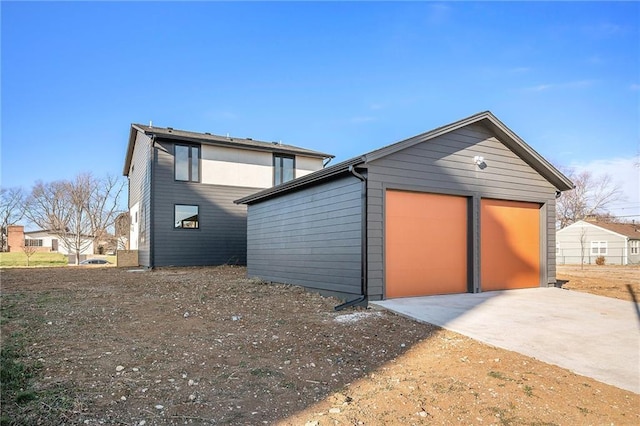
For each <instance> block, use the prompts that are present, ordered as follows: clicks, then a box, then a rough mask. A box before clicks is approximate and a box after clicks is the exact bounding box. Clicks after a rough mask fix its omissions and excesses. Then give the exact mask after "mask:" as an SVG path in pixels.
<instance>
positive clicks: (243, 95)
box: [0, 1, 640, 219]
mask: <svg viewBox="0 0 640 426" xmlns="http://www.w3.org/2000/svg"><path fill="white" fill-rule="evenodd" d="M0 8H1V9H0V12H1V24H2V30H1V31H2V33H1V36H2V40H1V48H2V49H1V52H2V57H1V60H2V65H1V72H2V74H1V84H2V86H1V90H2V95H1V101H2V105H1V107H2V126H1V130H2V134H1V137H2V151H1V155H2V157H1V165H2V172H1V178H2V182H1V183H2V186H3V187H12V186H22V187H24V188H25V189H27V190H28V189H30V187H31V186H32V185H33V183H34V182H35V181H36V180H38V179H40V180H43V181H52V180H56V179H66V178H71V177H73V176H75V175H76V174H78V173H80V172H84V171H91V172H93V173H95V174H96V175H104V174H106V173H111V174H117V175H119V174H121V173H122V167H123V162H124V155H125V150H126V144H127V138H128V134H129V125H130V123H132V122H141V123H148V122H149V121H150V120H153V124H154V125H156V126H162V127H166V126H171V127H174V128H180V129H185V130H193V131H201V132H205V131H206V132H212V133H217V134H226V133H230V134H231V135H233V136H237V137H252V138H254V139H260V140H267V141H282V142H283V143H289V144H293V145H299V146H302V147H305V148H310V149H316V150H319V151H324V152H329V153H332V154H335V155H336V157H337V158H336V160H335V161H339V160H344V159H347V158H350V157H352V156H355V155H359V154H362V153H365V152H367V151H370V150H373V149H376V148H379V147H381V146H384V145H388V144H390V143H393V142H396V141H398V140H401V139H404V138H407V137H410V136H413V135H416V134H418V133H422V132H424V131H427V130H430V129H432V128H434V127H438V126H440V125H443V124H447V123H449V122H452V121H456V120H458V119H460V118H463V117H466V116H468V115H471V114H474V113H476V112H479V111H484V110H491V111H492V112H493V113H494V114H496V115H497V116H498V118H500V119H501V120H502V121H503V122H504V123H505V124H506V125H507V126H509V127H510V128H511V129H512V130H513V131H515V132H516V133H517V134H518V135H519V136H521V137H522V138H523V139H524V140H525V141H527V143H529V144H530V145H531V146H532V147H533V148H534V149H536V150H537V151H538V152H539V153H540V154H542V155H543V156H545V157H546V158H547V159H549V160H550V161H552V162H553V163H554V164H556V165H560V166H571V167H575V168H577V169H579V170H581V169H590V170H592V171H594V173H596V174H597V173H603V172H608V173H610V174H612V175H613V176H614V178H615V179H616V180H617V181H619V182H620V183H621V184H623V186H624V189H625V192H626V193H627V197H628V199H627V200H626V201H625V202H622V203H618V205H617V206H616V213H618V214H624V215H631V214H637V215H639V216H638V217H637V218H636V219H638V218H640V195H639V194H638V193H639V191H640V190H639V189H638V185H639V183H638V181H639V180H640V179H639V177H638V176H639V175H638V172H639V170H640V169H638V168H637V167H636V168H634V167H633V162H634V161H637V158H638V154H639V152H640V128H639V126H640V125H639V123H640V4H638V3H632V2H625V3H613V2H588V3H577V2H566V3H562V2H549V3H543V2H532V3H523V2H487V3H484V2H456V3H451V2H446V3H427V2H411V3H386V2H385V3H383V2H373V3H366V2H351V3H347V2H326V3H315V2H314V3H308V2H307V3H291V2H277V3H269V2H258V3H248V2H234V3H221V2H192V3H174V2H139V3H131V2H97V3H78V2H45V3H35V2H7V1H3V2H1V4H0Z"/></svg>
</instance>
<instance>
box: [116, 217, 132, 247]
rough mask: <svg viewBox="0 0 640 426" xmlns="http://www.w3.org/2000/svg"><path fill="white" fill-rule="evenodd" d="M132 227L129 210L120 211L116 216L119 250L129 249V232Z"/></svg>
mask: <svg viewBox="0 0 640 426" xmlns="http://www.w3.org/2000/svg"><path fill="white" fill-rule="evenodd" d="M130 227H131V218H130V217H129V212H124V213H120V214H119V215H118V216H117V217H116V222H115V234H116V241H117V249H118V250H128V249H129V232H130Z"/></svg>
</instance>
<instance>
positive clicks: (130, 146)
mask: <svg viewBox="0 0 640 426" xmlns="http://www.w3.org/2000/svg"><path fill="white" fill-rule="evenodd" d="M139 131H143V130H142V129H140V128H139V127H137V126H136V125H135V124H132V125H131V129H130V130H129V143H128V145H127V155H126V156H125V158H124V168H123V169H122V176H129V170H131V160H132V158H133V148H134V147H135V144H136V133H137V132H139Z"/></svg>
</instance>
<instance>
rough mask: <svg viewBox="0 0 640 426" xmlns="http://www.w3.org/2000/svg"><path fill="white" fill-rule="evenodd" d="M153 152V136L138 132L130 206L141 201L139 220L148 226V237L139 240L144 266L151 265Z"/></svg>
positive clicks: (130, 188) (141, 262)
mask: <svg viewBox="0 0 640 426" xmlns="http://www.w3.org/2000/svg"><path fill="white" fill-rule="evenodd" d="M151 152H152V150H151V138H150V137H149V136H147V135H145V134H144V133H141V132H137V135H136V141H135V145H134V149H133V156H132V159H131V169H130V170H129V208H131V207H132V206H133V205H134V204H136V203H140V210H139V212H140V213H139V218H138V221H139V223H140V222H141V223H143V224H144V225H145V226H146V228H147V229H146V238H145V239H144V240H142V241H141V240H140V239H139V241H138V262H139V263H140V265H142V266H149V261H150V257H149V255H150V251H149V249H150V245H149V237H150V233H149V226H150V212H151V208H150V205H151V204H150V202H151ZM142 213H144V214H145V217H144V220H142V219H143V218H142V217H141V214H142ZM139 231H142V229H140V230H139ZM138 235H140V233H138Z"/></svg>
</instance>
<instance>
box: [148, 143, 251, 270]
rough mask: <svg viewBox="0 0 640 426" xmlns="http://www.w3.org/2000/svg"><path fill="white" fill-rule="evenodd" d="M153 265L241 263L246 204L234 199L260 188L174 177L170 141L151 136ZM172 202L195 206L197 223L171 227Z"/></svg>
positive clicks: (243, 250) (172, 222)
mask: <svg viewBox="0 0 640 426" xmlns="http://www.w3.org/2000/svg"><path fill="white" fill-rule="evenodd" d="M155 152H156V160H155V164H154V170H153V227H154V229H153V235H154V237H153V238H154V239H153V257H154V262H153V266H169V265H174V266H198V265H221V264H234V265H236V264H237V265H245V264H246V252H247V228H246V224H247V207H246V206H245V205H237V204H234V203H233V201H234V200H236V199H238V198H241V197H244V196H247V195H249V194H252V193H254V192H257V191H258V190H259V189H260V188H239V187H232V186H222V185H207V184H202V183H197V182H177V181H175V179H174V171H173V167H174V164H173V144H172V143H169V142H165V141H157V142H156V149H155ZM175 204H191V205H197V206H199V223H200V228H199V229H176V228H175V227H174V206H175Z"/></svg>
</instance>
